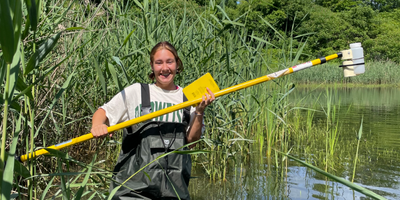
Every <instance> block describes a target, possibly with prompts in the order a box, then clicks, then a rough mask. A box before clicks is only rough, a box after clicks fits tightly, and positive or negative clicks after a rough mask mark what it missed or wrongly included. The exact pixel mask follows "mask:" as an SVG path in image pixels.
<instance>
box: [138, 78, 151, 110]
mask: <svg viewBox="0 0 400 200" xmlns="http://www.w3.org/2000/svg"><path fill="white" fill-rule="evenodd" d="M140 86H141V87H140V88H141V90H142V94H141V96H142V108H141V109H140V111H141V113H140V116H143V115H147V114H149V113H151V112H152V110H151V105H150V89H149V85H148V84H146V83H140Z"/></svg>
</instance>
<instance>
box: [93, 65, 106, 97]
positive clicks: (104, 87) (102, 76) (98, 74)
mask: <svg viewBox="0 0 400 200" xmlns="http://www.w3.org/2000/svg"><path fill="white" fill-rule="evenodd" d="M106 62H107V61H106ZM106 64H107V63H106ZM94 67H95V69H96V72H97V76H98V77H99V81H100V85H101V87H102V88H103V92H104V95H105V96H107V85H106V80H105V78H104V75H103V72H102V71H101V69H100V66H99V63H98V62H97V59H94Z"/></svg>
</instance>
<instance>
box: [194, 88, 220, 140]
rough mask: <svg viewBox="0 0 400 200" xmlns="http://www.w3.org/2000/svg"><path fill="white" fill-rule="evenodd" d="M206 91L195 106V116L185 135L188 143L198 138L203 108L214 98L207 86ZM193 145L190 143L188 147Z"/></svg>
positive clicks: (201, 124)
mask: <svg viewBox="0 0 400 200" xmlns="http://www.w3.org/2000/svg"><path fill="white" fill-rule="evenodd" d="M207 92H208V93H206V94H205V95H204V96H203V97H202V101H201V102H200V103H199V105H197V106H196V111H195V116H194V117H195V118H194V119H193V121H192V124H191V125H190V129H189V131H188V135H187V141H188V143H191V142H195V141H197V140H199V139H200V136H201V128H202V127H203V116H204V110H205V109H206V107H207V106H208V105H210V104H211V103H212V102H213V101H214V100H215V96H214V93H213V92H212V91H211V90H210V89H209V88H207ZM194 146H195V145H192V146H190V148H192V147H194Z"/></svg>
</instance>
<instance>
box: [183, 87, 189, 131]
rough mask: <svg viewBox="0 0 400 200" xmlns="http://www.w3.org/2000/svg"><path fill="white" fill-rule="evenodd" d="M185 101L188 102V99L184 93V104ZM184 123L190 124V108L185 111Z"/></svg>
mask: <svg viewBox="0 0 400 200" xmlns="http://www.w3.org/2000/svg"><path fill="white" fill-rule="evenodd" d="M185 101H188V99H187V98H186V96H185V93H184V94H183V102H185ZM182 122H186V123H187V124H189V123H190V106H188V107H186V108H184V109H183V117H182Z"/></svg>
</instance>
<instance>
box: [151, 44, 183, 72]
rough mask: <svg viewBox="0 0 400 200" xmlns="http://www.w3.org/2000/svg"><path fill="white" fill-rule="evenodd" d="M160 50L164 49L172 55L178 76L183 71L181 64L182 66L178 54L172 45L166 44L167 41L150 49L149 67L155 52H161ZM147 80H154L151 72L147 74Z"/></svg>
mask: <svg viewBox="0 0 400 200" xmlns="http://www.w3.org/2000/svg"><path fill="white" fill-rule="evenodd" d="M162 49H166V50H168V51H170V52H171V53H172V54H173V55H174V57H175V61H176V65H177V71H176V73H177V74H179V73H180V72H181V71H183V64H182V61H181V59H180V58H179V56H178V52H177V51H176V49H175V47H174V46H173V45H172V44H170V43H169V42H167V41H164V42H160V43H158V44H156V45H155V46H154V47H153V49H151V53H150V63H151V65H153V62H154V55H155V54H156V52H157V51H159V50H162ZM149 78H150V79H151V80H154V72H151V73H150V74H149Z"/></svg>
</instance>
